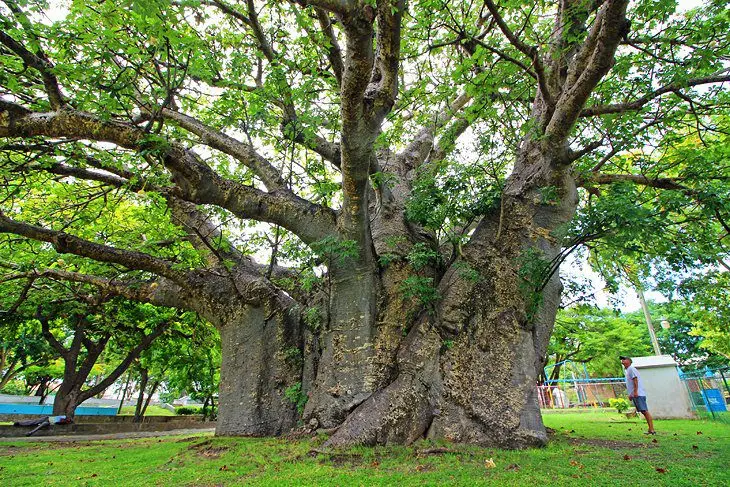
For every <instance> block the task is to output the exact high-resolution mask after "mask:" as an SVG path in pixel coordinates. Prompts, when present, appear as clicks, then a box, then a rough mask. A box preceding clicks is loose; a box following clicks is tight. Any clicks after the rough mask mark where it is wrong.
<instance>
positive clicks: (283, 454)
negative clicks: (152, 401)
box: [0, 412, 730, 487]
mask: <svg viewBox="0 0 730 487" xmlns="http://www.w3.org/2000/svg"><path fill="white" fill-rule="evenodd" d="M545 423H546V424H547V425H548V426H549V427H551V428H553V429H554V430H555V433H554V434H553V435H552V438H553V439H552V441H551V443H550V444H549V445H548V446H547V447H546V448H541V449H534V450H527V451H504V450H499V449H494V448H478V447H473V446H462V445H449V444H441V445H433V444H431V443H428V442H422V443H419V444H416V445H414V446H412V447H390V448H382V447H381V448H353V449H349V450H346V451H341V452H337V453H328V454H318V455H312V454H310V453H309V452H310V450H311V449H312V448H316V447H317V446H318V445H319V444H320V443H321V441H322V440H321V439H306V440H286V439H253V438H246V439H243V438H213V437H212V436H209V435H208V436H204V435H197V436H189V437H162V438H144V439H135V440H115V441H93V442H89V441H81V442H76V443H24V442H19V441H16V442H14V443H0V485H13V486H22V485H29V486H30V485H33V486H37V485H73V486H77V485H98V486H106V485H114V486H125V485H130V486H138V485H163V486H166V485H180V486H208V485H210V486H212V485H266V486H271V485H274V486H275V485H317V486H326V485H398V486H399V487H401V486H409V485H464V486H467V485H468V486H471V485H499V486H502V485H527V486H540V485H559V486H563V485H567V486H571V485H575V486H594V485H607V486H612V487H616V486H619V485H630V484H637V485H668V486H672V487H679V486H697V485H730V473H729V472H728V466H729V465H730V426H729V425H727V424H723V423H719V422H710V421H679V420H674V421H657V422H656V427H657V430H658V431H659V434H658V435H657V436H655V437H646V436H644V435H643V434H642V432H643V431H644V430H645V429H646V425H645V423H644V422H643V421H640V420H638V419H637V420H634V419H631V420H627V419H626V418H625V417H624V416H620V415H618V414H616V413H607V412H590V413H573V414H571V413H562V414H546V415H545ZM700 433H701V434H700ZM654 440H656V442H654ZM434 446H443V447H446V448H447V449H448V452H447V453H441V454H424V453H422V451H423V450H425V449H428V448H433V447H434ZM488 459H492V460H493V462H494V465H495V466H494V467H493V468H488V467H487V465H486V464H485V462H486V461H487V460H488Z"/></svg>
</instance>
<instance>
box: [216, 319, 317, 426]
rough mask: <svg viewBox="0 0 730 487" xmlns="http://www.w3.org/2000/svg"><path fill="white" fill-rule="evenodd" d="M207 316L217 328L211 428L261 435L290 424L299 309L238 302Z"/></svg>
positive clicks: (298, 373) (299, 351)
mask: <svg viewBox="0 0 730 487" xmlns="http://www.w3.org/2000/svg"><path fill="white" fill-rule="evenodd" d="M212 318H213V317H212ZM211 321H212V322H213V323H215V324H216V326H217V327H218V329H219V331H220V334H221V358H222V362H221V373H220V392H219V394H220V395H219V406H218V411H219V414H218V422H217V424H216V434H218V435H223V436H233V435H243V436H267V435H279V434H282V433H284V432H286V431H289V430H291V429H292V428H294V427H295V426H296V424H297V420H298V419H299V418H298V415H297V408H296V397H294V395H295V394H296V390H297V389H296V386H297V384H299V385H300V386H299V387H301V381H302V365H303V335H302V326H301V319H300V312H299V310H298V309H297V308H289V309H288V310H286V311H279V310H277V309H275V308H271V307H269V306H251V305H241V306H237V307H232V308H229V309H228V310H225V311H223V310H221V313H220V314H218V315H217V316H216V317H214V319H211ZM287 391H289V392H288V393H287Z"/></svg>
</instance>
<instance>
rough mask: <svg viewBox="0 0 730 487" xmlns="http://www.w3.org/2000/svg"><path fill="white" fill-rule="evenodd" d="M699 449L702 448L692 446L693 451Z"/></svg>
mask: <svg viewBox="0 0 730 487" xmlns="http://www.w3.org/2000/svg"><path fill="white" fill-rule="evenodd" d="M699 448H700V447H699V446H697V445H692V449H693V450H698V449H699Z"/></svg>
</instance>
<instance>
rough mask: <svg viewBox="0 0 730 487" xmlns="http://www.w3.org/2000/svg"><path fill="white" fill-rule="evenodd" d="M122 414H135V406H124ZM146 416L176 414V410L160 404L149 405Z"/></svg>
mask: <svg viewBox="0 0 730 487" xmlns="http://www.w3.org/2000/svg"><path fill="white" fill-rule="evenodd" d="M120 416H134V406H124V407H123V408H122V412H121V413H120ZM145 416H175V412H174V411H170V410H168V409H165V408H161V407H160V406H154V405H151V406H148V407H147V411H145Z"/></svg>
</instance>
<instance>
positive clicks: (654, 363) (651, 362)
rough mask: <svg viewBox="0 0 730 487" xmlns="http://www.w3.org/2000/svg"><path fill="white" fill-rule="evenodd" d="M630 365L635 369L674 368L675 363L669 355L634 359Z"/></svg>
mask: <svg viewBox="0 0 730 487" xmlns="http://www.w3.org/2000/svg"><path fill="white" fill-rule="evenodd" d="M632 364H633V366H634V367H636V368H637V369H645V368H648V367H676V366H677V362H675V361H674V359H673V358H672V356H671V355H649V356H648V357H634V358H633V360H632Z"/></svg>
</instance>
